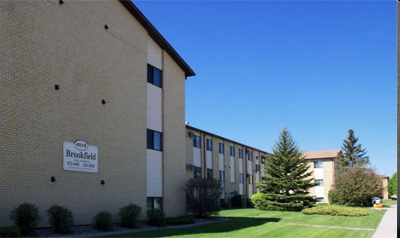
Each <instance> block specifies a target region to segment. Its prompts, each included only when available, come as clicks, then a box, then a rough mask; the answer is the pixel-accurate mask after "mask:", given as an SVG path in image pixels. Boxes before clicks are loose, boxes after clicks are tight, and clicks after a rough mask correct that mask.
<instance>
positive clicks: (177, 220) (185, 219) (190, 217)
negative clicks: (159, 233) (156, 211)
mask: <svg viewBox="0 0 400 238" xmlns="http://www.w3.org/2000/svg"><path fill="white" fill-rule="evenodd" d="M166 222H167V224H168V225H171V226H175V225H185V224H193V223H194V222H195V219H194V214H192V213H187V214H185V215H182V216H177V217H168V218H166Z"/></svg>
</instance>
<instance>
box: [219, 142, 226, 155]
mask: <svg viewBox="0 0 400 238" xmlns="http://www.w3.org/2000/svg"><path fill="white" fill-rule="evenodd" d="M224 151H225V147H224V143H222V142H219V153H220V154H224V153H225V152H224Z"/></svg>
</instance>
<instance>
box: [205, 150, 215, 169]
mask: <svg viewBox="0 0 400 238" xmlns="http://www.w3.org/2000/svg"><path fill="white" fill-rule="evenodd" d="M206 161H207V162H206V163H207V164H206V166H207V169H212V168H213V167H212V151H208V150H207V151H206Z"/></svg>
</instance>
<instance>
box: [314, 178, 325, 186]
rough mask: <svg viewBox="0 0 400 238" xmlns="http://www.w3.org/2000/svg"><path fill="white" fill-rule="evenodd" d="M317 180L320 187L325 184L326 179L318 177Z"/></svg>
mask: <svg viewBox="0 0 400 238" xmlns="http://www.w3.org/2000/svg"><path fill="white" fill-rule="evenodd" d="M315 182H316V183H317V186H318V187H320V186H324V180H322V179H316V180H315Z"/></svg>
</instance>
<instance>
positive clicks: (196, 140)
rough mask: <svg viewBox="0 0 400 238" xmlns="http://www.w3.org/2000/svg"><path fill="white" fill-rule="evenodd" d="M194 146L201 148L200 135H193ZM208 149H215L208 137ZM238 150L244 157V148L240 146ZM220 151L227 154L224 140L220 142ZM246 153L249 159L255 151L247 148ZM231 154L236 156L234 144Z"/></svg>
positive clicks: (230, 149) (230, 150)
mask: <svg viewBox="0 0 400 238" xmlns="http://www.w3.org/2000/svg"><path fill="white" fill-rule="evenodd" d="M193 147H195V148H201V137H200V136H197V135H193ZM206 149H207V150H208V151H212V150H213V146H212V139H206ZM238 152H239V159H243V149H242V148H238ZM219 153H220V154H225V146H224V143H223V142H219ZM246 154H247V158H248V159H253V152H252V151H251V150H246ZM229 155H230V156H232V157H234V156H235V146H233V145H231V146H229ZM262 157H263V156H262Z"/></svg>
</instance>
